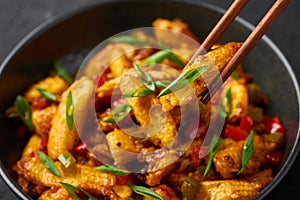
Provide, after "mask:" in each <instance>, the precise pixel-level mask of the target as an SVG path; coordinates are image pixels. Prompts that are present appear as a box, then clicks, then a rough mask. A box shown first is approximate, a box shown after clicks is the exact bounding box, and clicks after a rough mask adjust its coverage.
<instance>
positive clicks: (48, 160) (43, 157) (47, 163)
mask: <svg viewBox="0 0 300 200" xmlns="http://www.w3.org/2000/svg"><path fill="white" fill-rule="evenodd" d="M37 153H38V155H39V157H40V159H41V161H42V163H43V165H44V166H45V167H46V168H47V169H48V170H49V171H50V172H51V173H52V174H54V175H55V176H57V177H60V173H59V171H58V169H57V168H56V165H55V164H54V162H53V160H51V158H49V157H48V156H47V155H46V154H45V153H43V152H42V151H38V152H37Z"/></svg>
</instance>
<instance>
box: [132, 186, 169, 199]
mask: <svg viewBox="0 0 300 200" xmlns="http://www.w3.org/2000/svg"><path fill="white" fill-rule="evenodd" d="M129 187H130V188H131V189H132V190H133V191H134V192H135V193H137V194H140V195H143V196H145V197H149V198H152V199H154V200H163V197H162V196H160V195H159V194H157V193H156V192H154V191H153V190H151V189H149V188H146V187H144V186H137V185H130V186H129Z"/></svg>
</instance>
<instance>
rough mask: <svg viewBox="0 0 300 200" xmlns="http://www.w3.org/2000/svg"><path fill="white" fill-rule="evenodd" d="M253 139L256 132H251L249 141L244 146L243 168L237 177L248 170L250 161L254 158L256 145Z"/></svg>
mask: <svg viewBox="0 0 300 200" xmlns="http://www.w3.org/2000/svg"><path fill="white" fill-rule="evenodd" d="M253 137H254V131H253V130H251V131H250V133H249V135H248V137H247V139H246V140H245V143H244V146H243V152H242V166H241V168H240V170H239V171H238V173H237V175H240V174H241V173H242V172H243V171H244V169H245V168H246V166H247V164H248V162H249V160H250V159H251V157H252V154H253V151H254V143H253Z"/></svg>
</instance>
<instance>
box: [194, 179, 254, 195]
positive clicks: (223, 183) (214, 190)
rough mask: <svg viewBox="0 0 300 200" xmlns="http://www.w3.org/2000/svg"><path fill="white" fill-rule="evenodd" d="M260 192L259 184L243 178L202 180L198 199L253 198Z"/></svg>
mask: <svg viewBox="0 0 300 200" xmlns="http://www.w3.org/2000/svg"><path fill="white" fill-rule="evenodd" d="M258 193H259V185H256V184H252V183H249V182H247V181H243V180H220V181H203V182H200V187H199V192H198V193H197V196H196V199H199V200H200V199H201V200H202V199H203V200H204V199H209V200H233V199H239V200H241V199H243V200H248V199H249V200H250V199H253V197H255V196H256V195H257V194H258Z"/></svg>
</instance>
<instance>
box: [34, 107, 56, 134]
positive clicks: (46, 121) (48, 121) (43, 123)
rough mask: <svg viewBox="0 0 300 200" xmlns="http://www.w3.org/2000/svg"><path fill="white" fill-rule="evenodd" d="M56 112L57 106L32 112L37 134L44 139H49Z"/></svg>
mask: <svg viewBox="0 0 300 200" xmlns="http://www.w3.org/2000/svg"><path fill="white" fill-rule="evenodd" d="M56 111H57V106H56V105H51V106H48V107H46V108H44V109H42V110H33V111H32V125H33V129H34V132H35V133H36V134H38V135H39V136H41V137H43V138H47V137H48V133H49V131H50V129H51V126H52V119H53V117H54V115H55V113H56Z"/></svg>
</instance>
